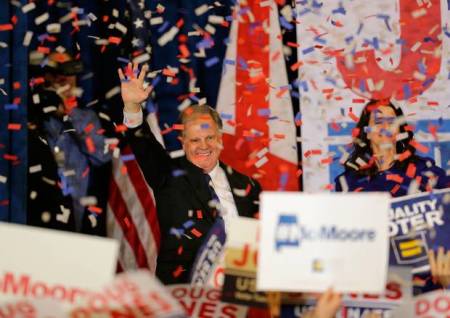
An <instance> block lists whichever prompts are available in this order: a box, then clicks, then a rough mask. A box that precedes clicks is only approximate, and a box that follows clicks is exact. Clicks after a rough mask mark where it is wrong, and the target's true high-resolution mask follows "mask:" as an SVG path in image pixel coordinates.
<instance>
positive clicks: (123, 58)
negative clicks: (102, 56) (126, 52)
mask: <svg viewBox="0 0 450 318" xmlns="http://www.w3.org/2000/svg"><path fill="white" fill-rule="evenodd" d="M117 61H119V62H122V63H125V64H128V63H130V62H131V61H130V60H129V59H127V58H125V57H120V56H119V57H118V58H117Z"/></svg>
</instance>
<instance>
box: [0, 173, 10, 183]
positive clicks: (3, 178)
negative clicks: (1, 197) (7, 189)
mask: <svg viewBox="0 0 450 318" xmlns="http://www.w3.org/2000/svg"><path fill="white" fill-rule="evenodd" d="M6 181H8V178H7V177H6V176H2V175H0V183H6Z"/></svg>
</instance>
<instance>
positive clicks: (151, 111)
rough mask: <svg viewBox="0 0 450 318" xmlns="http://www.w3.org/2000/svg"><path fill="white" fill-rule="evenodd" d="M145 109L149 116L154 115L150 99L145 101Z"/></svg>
mask: <svg viewBox="0 0 450 318" xmlns="http://www.w3.org/2000/svg"><path fill="white" fill-rule="evenodd" d="M145 108H146V109H147V111H148V112H149V113H151V114H152V113H156V108H155V105H154V104H153V102H152V101H151V100H150V99H148V100H147V103H146V104H145Z"/></svg>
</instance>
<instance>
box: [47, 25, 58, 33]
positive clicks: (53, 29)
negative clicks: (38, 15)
mask: <svg viewBox="0 0 450 318" xmlns="http://www.w3.org/2000/svg"><path fill="white" fill-rule="evenodd" d="M47 32H48V33H60V32H61V24H59V23H50V24H47Z"/></svg>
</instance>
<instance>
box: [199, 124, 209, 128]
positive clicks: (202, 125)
mask: <svg viewBox="0 0 450 318" xmlns="http://www.w3.org/2000/svg"><path fill="white" fill-rule="evenodd" d="M210 127H211V126H210V125H209V124H207V123H204V124H201V125H200V128H201V129H208V128H210Z"/></svg>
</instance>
